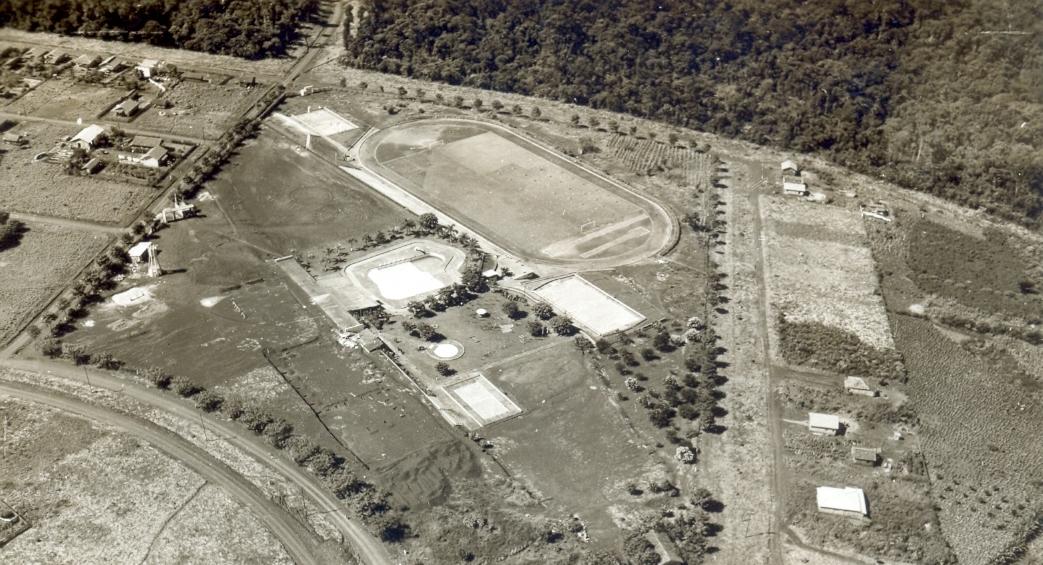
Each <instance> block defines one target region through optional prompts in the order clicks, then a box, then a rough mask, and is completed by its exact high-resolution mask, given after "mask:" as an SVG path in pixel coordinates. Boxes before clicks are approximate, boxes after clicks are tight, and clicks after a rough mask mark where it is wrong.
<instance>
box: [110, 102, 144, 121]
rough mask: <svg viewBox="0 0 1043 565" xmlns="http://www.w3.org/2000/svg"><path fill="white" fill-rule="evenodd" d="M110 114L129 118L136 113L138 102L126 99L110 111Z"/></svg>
mask: <svg viewBox="0 0 1043 565" xmlns="http://www.w3.org/2000/svg"><path fill="white" fill-rule="evenodd" d="M112 112H113V113H114V114H116V115H117V116H126V117H131V116H133V115H134V114H137V113H138V101H137V100H131V99H130V98H128V99H126V100H124V101H123V102H120V103H119V104H116V107H115V108H113V109H112Z"/></svg>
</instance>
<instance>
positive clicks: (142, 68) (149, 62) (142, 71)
mask: <svg viewBox="0 0 1043 565" xmlns="http://www.w3.org/2000/svg"><path fill="white" fill-rule="evenodd" d="M158 68H159V61H157V60H155V59H145V60H144V61H142V62H140V63H138V65H137V66H136V67H134V70H136V71H138V74H139V75H141V78H152V75H153V74H155V73H156V69H158Z"/></svg>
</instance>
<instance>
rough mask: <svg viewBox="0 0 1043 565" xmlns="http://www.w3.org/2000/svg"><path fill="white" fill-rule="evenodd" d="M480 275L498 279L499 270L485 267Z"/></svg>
mask: <svg viewBox="0 0 1043 565" xmlns="http://www.w3.org/2000/svg"><path fill="white" fill-rule="evenodd" d="M482 277H484V278H487V279H498V278H500V271H499V270H497V269H486V270H484V271H482Z"/></svg>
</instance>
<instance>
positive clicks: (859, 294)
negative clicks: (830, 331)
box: [760, 196, 894, 358]
mask: <svg viewBox="0 0 1043 565" xmlns="http://www.w3.org/2000/svg"><path fill="white" fill-rule="evenodd" d="M760 198H761V216H762V219H763V220H764V233H765V238H766V242H765V247H764V249H765V254H766V262H767V267H768V277H767V279H768V281H767V282H768V293H769V302H770V304H771V307H772V309H773V310H774V314H778V313H781V314H784V315H785V317H786V320H787V321H788V322H794V323H799V322H818V323H822V324H824V325H826V326H830V327H833V328H836V329H840V330H844V331H847V332H850V333H852V334H854V335H856V336H858V338H859V339H860V340H861V341H862V342H864V343H866V344H867V345H869V346H871V347H874V348H877V349H880V350H891V349H894V340H893V339H892V337H891V329H890V326H889V325H888V321H887V312H886V311H885V309H884V302H883V299H882V298H881V296H880V294H879V292H878V290H879V289H878V285H877V279H876V272H875V263H874V261H873V255H872V253H871V252H870V250H869V247H868V242H867V241H866V235H865V228H864V226H863V224H862V220H861V218H860V217H859V215H858V214H857V213H856V212H852V211H850V210H845V209H842V208H837V207H833V206H823V205H812V204H808V203H806V202H799V201H795V200H788V199H784V198H782V197H778V196H761V197H760ZM774 314H773V316H772V326H773V331H775V332H776V335H778V329H779V328H778V321H777V319H776V318H775V316H774ZM778 343H779V340H778V339H775V340H772V346H773V355H774V356H775V357H776V358H779V356H778V354H777V350H776V347H777V345H778Z"/></svg>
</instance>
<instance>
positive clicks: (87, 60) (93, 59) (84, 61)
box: [73, 54, 101, 69]
mask: <svg viewBox="0 0 1043 565" xmlns="http://www.w3.org/2000/svg"><path fill="white" fill-rule="evenodd" d="M73 62H74V63H76V66H77V67H79V68H81V69H93V68H94V67H97V66H98V65H100V64H101V56H99V55H86V54H84V55H80V56H79V57H76V59H75V60H73Z"/></svg>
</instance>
